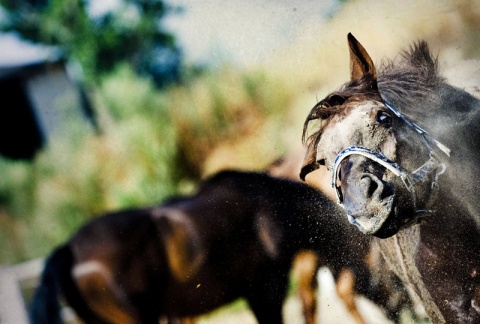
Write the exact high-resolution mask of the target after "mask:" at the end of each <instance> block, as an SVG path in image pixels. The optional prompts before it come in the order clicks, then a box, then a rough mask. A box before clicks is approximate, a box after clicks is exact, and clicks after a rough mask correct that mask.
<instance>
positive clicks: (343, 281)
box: [336, 268, 365, 324]
mask: <svg viewBox="0 0 480 324" xmlns="http://www.w3.org/2000/svg"><path fill="white" fill-rule="evenodd" d="M336 289H337V293H338V296H339V297H340V299H341V300H342V301H343V303H344V305H345V306H346V307H347V310H348V312H349V313H350V315H351V316H352V317H353V319H354V320H355V321H356V322H357V323H359V324H364V323H365V320H364V319H363V317H362V315H361V314H360V312H359V311H358V308H357V304H356V303H355V275H354V274H353V272H352V270H350V269H347V268H344V269H342V271H341V272H340V274H339V276H338V278H337V282H336Z"/></svg>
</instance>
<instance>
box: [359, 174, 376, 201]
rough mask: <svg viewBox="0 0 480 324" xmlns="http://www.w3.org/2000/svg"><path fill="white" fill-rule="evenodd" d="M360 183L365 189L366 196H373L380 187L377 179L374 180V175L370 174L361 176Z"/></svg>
mask: <svg viewBox="0 0 480 324" xmlns="http://www.w3.org/2000/svg"><path fill="white" fill-rule="evenodd" d="M360 185H361V186H362V187H363V188H364V190H365V197H366V198H371V197H372V196H373V194H374V193H375V191H376V190H377V188H378V183H377V182H376V181H373V179H372V177H371V176H369V175H363V176H362V177H361V178H360Z"/></svg>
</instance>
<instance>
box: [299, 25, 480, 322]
mask: <svg viewBox="0 0 480 324" xmlns="http://www.w3.org/2000/svg"><path fill="white" fill-rule="evenodd" d="M347 38H348V45H349V50H350V81H349V82H347V83H346V84H344V85H343V86H342V87H341V88H339V89H338V90H336V91H334V92H332V93H330V94H329V95H327V96H326V97H325V98H324V99H322V100H321V101H319V102H318V103H317V104H315V105H314V107H313V108H312V109H311V111H310V113H309V114H308V116H307V118H306V120H305V123H304V129H303V142H304V144H305V147H306V148H307V153H306V155H305V159H304V163H303V166H302V168H301V172H300V177H301V178H302V179H305V177H306V175H307V174H310V173H311V172H312V171H314V170H317V169H320V170H321V173H322V172H330V184H331V187H332V188H333V189H334V191H335V196H336V200H337V202H338V203H339V204H340V205H341V206H342V207H343V210H344V211H343V215H345V216H346V217H345V216H343V217H345V218H347V219H348V220H349V222H350V223H351V224H352V225H353V226H352V227H355V228H357V229H358V230H359V231H361V232H362V233H364V234H366V235H371V236H374V237H375V238H374V242H375V244H377V245H378V246H379V248H380V250H381V251H382V255H383V256H384V257H385V259H386V260H387V262H388V263H389V265H390V267H391V268H392V270H394V271H395V272H396V273H397V275H398V276H399V277H400V278H401V279H402V280H403V281H404V282H405V284H406V285H408V286H409V287H410V288H411V291H412V292H413V294H414V295H415V296H416V297H418V298H419V299H420V300H421V301H422V303H423V305H424V307H425V310H426V312H427V314H428V316H429V317H430V319H431V321H432V322H433V323H480V235H479V234H480V231H479V220H480V218H479V217H480V216H479V215H480V200H479V199H478V197H477V195H476V194H472V193H475V192H476V190H475V189H477V188H478V185H479V183H480V182H479V181H480V180H479V178H478V177H477V176H476V171H477V168H478V166H477V164H478V161H480V150H479V144H478V143H480V128H479V127H478V124H479V122H480V101H479V100H478V99H477V98H475V97H474V96H472V95H471V94H469V93H467V92H465V91H464V90H462V89H459V88H456V87H454V86H452V85H450V84H448V83H447V81H446V80H445V79H444V78H443V77H442V76H441V75H440V73H439V69H438V60H437V58H436V57H434V56H433V55H432V54H431V51H430V49H429V46H428V44H427V43H426V42H425V41H418V42H416V43H414V44H413V45H412V46H411V47H410V48H409V49H407V50H405V51H403V52H402V54H401V57H400V59H397V60H393V61H387V62H386V63H384V64H382V66H381V67H380V69H379V70H378V73H377V69H376V67H375V65H374V64H373V61H372V59H371V57H370V56H369V54H368V53H367V51H366V50H365V48H364V47H363V46H362V45H361V44H360V43H359V42H358V40H357V39H356V38H355V37H354V36H353V35H352V34H351V33H350V34H348V37H347Z"/></svg>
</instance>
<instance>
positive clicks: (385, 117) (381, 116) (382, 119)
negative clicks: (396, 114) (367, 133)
mask: <svg viewBox="0 0 480 324" xmlns="http://www.w3.org/2000/svg"><path fill="white" fill-rule="evenodd" d="M377 122H379V123H380V124H382V125H383V126H385V127H390V126H391V125H392V116H390V115H389V114H388V113H387V112H385V111H383V110H380V111H379V112H378V113H377Z"/></svg>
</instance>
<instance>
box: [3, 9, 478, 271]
mask: <svg viewBox="0 0 480 324" xmlns="http://www.w3.org/2000/svg"><path fill="white" fill-rule="evenodd" d="M0 30H1V33H0V94H1V96H0V98H1V100H2V101H1V104H0V105H1V114H2V116H1V117H0V135H1V136H0V265H1V264H4V265H5V264H13V263H18V262H22V261H26V260H29V259H33V258H38V257H43V256H46V255H47V254H48V253H49V252H50V251H51V249H52V248H53V247H54V246H56V245H58V244H60V243H62V242H63V241H65V240H66V239H67V238H68V237H69V236H70V235H71V234H72V233H73V232H74V231H75V230H76V229H77V228H78V227H79V226H80V225H81V224H83V223H84V222H86V221H87V220H89V219H91V218H92V217H96V216H97V215H99V214H101V213H104V212H106V211H110V210H115V209H120V208H126V207H136V206H145V205H152V204H157V203H161V202H162V201H163V200H164V199H166V198H167V197H170V196H174V195H178V194H187V193H189V192H192V190H194V189H195V188H196V185H197V183H198V182H199V180H201V179H202V178H204V177H206V176H208V175H210V174H212V173H214V172H216V171H218V170H221V169H225V168H237V169H247V170H262V169H264V168H265V167H267V166H268V165H270V164H271V163H272V162H273V161H275V160H276V159H278V158H280V157H282V156H284V155H285V154H289V153H290V152H295V151H296V150H297V149H298V148H299V147H300V146H301V133H302V126H303V121H304V119H305V117H306V115H307V113H308V111H309V110H310V108H311V107H312V106H313V105H314V104H315V103H316V102H317V100H320V99H322V98H323V96H325V95H326V94H328V93H329V92H331V91H332V90H334V89H336V88H338V87H339V86H340V85H341V84H343V83H344V82H345V81H347V80H348V77H349V60H348V47H347V40H346V39H347V37H346V36H347V33H348V32H352V33H353V34H354V36H355V37H356V38H357V39H358V40H359V41H360V42H361V43H362V44H363V45H364V46H365V48H366V49H367V51H368V52H369V53H370V55H371V56H372V58H373V60H374V62H376V63H380V62H381V61H382V60H384V59H385V58H390V59H393V58H394V57H395V56H396V55H397V54H398V53H399V51H400V50H401V49H405V48H408V46H410V45H411V44H412V43H413V42H414V41H416V40H418V39H425V40H427V41H428V42H429V44H430V46H431V48H432V49H433V52H434V53H437V54H438V55H439V63H440V67H441V69H442V68H444V67H449V66H455V64H456V63H457V62H459V61H468V60H474V59H478V58H479V57H480V1H479V0H476V1H465V0H464V1H461V0H440V1H438V0H421V1H418V0H407V1H394V0H388V1H382V2H378V1H373V0H357V1H355V0H348V1H347V0H343V1H342V0H322V1H313V0H304V1H295V2H294V1H286V0H230V1H213V0H208V1H194V0H190V1H188V0H168V1H167V0H166V1H160V0H137V1H135V0H1V1H0ZM469 72H472V71H469ZM473 72H474V73H478V70H476V71H473ZM461 79H462V78H461V77H460V80H461ZM299 158H302V157H299Z"/></svg>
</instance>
